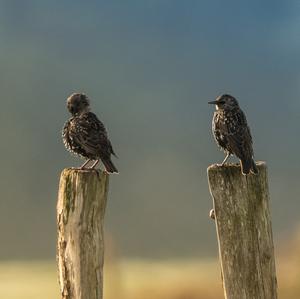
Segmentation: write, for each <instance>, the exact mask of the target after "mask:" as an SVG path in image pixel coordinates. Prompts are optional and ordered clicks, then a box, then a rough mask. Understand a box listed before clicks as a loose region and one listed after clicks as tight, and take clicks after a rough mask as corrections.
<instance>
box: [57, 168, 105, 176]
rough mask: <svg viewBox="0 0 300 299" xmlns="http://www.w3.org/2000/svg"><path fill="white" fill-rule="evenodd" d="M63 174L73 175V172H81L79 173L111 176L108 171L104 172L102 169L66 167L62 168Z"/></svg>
mask: <svg viewBox="0 0 300 299" xmlns="http://www.w3.org/2000/svg"><path fill="white" fill-rule="evenodd" d="M62 174H64V175H65V176H68V175H72V174H79V175H92V176H93V175H96V176H98V177H99V176H104V177H105V176H109V174H108V173H106V172H104V171H103V170H101V169H80V168H74V167H71V168H65V169H63V170H62Z"/></svg>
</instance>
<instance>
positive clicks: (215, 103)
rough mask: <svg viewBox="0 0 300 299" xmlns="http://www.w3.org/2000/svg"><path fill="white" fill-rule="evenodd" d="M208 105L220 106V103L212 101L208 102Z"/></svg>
mask: <svg viewBox="0 0 300 299" xmlns="http://www.w3.org/2000/svg"><path fill="white" fill-rule="evenodd" d="M208 104H211V105H218V101H210V102H208Z"/></svg>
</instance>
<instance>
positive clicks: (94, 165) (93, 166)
mask: <svg viewBox="0 0 300 299" xmlns="http://www.w3.org/2000/svg"><path fill="white" fill-rule="evenodd" d="M99 161H100V160H96V161H95V163H94V164H93V165H92V166H91V167H90V169H94V168H95V167H96V165H97V164H98V163H99Z"/></svg>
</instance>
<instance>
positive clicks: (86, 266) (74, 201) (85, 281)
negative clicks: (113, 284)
mask: <svg viewBox="0 0 300 299" xmlns="http://www.w3.org/2000/svg"><path fill="white" fill-rule="evenodd" d="M107 192H108V175H106V174H104V173H100V174H99V173H98V172H96V171H90V170H78V169H65V170H63V172H62V174H61V177H60V183H59V192H58V202H57V228H58V242H57V260H58V270H59V283H60V290H61V297H62V299H102V298H103V295H102V293H103V259H104V240H103V239H104V236H103V222H104V213H105V207H106V201H107Z"/></svg>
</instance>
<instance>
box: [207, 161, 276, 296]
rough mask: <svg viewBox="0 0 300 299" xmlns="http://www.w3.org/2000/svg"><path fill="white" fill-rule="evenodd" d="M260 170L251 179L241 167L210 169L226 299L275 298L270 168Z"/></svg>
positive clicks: (216, 167)
mask: <svg viewBox="0 0 300 299" xmlns="http://www.w3.org/2000/svg"><path fill="white" fill-rule="evenodd" d="M257 167H258V170H259V174H258V175H251V174H250V175H247V176H244V175H242V173H241V168H240V166H237V165H224V166H218V165H212V166H210V167H209V168H208V169H207V173H208V182H209V188H210V192H211V195H212V197H213V204H214V216H215V222H216V229H217V237H218V245H219V255H220V262H221V270H222V277H223V288H224V294H225V298H228V299H276V298H277V281H276V272H275V259H274V247H273V237H272V226H271V217H270V210H269V190H268V178H267V167H266V164H265V163H264V162H259V163H257Z"/></svg>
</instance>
